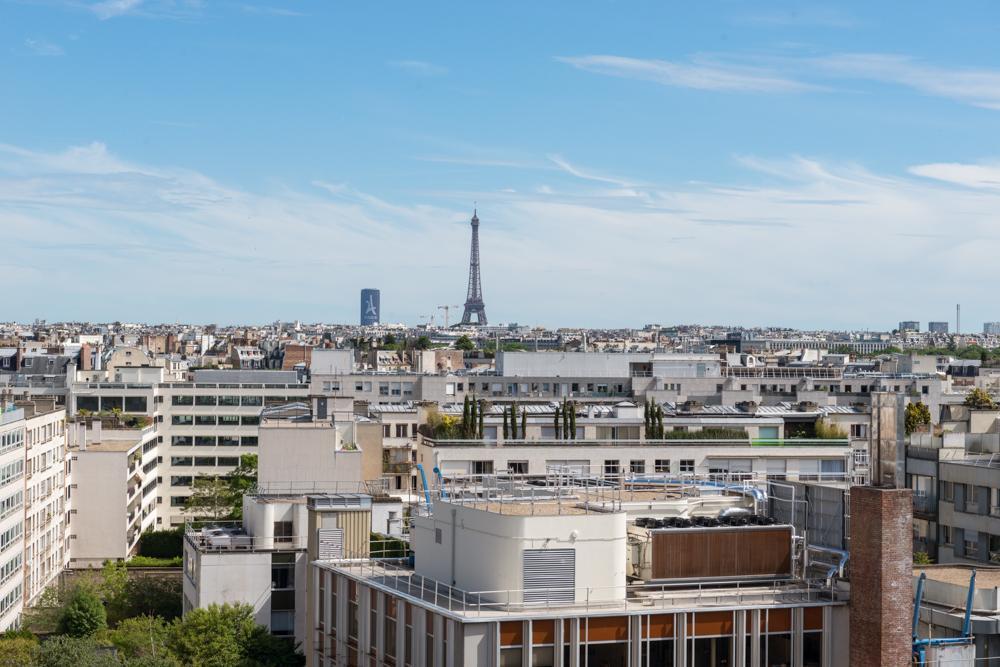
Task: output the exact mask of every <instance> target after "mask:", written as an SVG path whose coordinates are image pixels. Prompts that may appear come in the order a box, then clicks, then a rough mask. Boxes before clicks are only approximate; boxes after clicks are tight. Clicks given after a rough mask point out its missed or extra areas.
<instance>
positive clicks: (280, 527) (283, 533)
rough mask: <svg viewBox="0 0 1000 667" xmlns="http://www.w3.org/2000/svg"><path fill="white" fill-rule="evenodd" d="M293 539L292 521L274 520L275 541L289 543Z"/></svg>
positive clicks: (276, 542)
mask: <svg viewBox="0 0 1000 667" xmlns="http://www.w3.org/2000/svg"><path fill="white" fill-rule="evenodd" d="M291 541H292V522H291V521H275V522H274V542H275V544H278V543H281V544H288V543H291Z"/></svg>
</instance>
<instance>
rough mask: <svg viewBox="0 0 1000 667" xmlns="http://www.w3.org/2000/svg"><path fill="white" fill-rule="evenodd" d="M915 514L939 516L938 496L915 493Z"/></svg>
mask: <svg viewBox="0 0 1000 667" xmlns="http://www.w3.org/2000/svg"><path fill="white" fill-rule="evenodd" d="M913 513H914V514H923V515H925V516H937V496H936V495H935V494H931V493H921V492H919V491H915V492H914V493H913Z"/></svg>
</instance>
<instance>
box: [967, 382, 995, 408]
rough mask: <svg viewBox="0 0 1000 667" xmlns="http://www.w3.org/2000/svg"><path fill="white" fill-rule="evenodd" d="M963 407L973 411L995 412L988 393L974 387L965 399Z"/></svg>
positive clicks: (991, 398) (993, 403)
mask: <svg viewBox="0 0 1000 667" xmlns="http://www.w3.org/2000/svg"><path fill="white" fill-rule="evenodd" d="M965 405H966V406H967V407H970V408H972V409H973V410H995V409H996V403H995V402H994V401H993V397H992V396H990V395H989V394H988V393H986V392H985V391H983V390H982V389H980V388H979V387H976V388H975V389H973V390H972V391H970V392H969V395H968V396H966V397H965Z"/></svg>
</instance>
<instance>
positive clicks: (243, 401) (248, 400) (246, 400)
mask: <svg viewBox="0 0 1000 667" xmlns="http://www.w3.org/2000/svg"><path fill="white" fill-rule="evenodd" d="M263 404H264V400H263V399H262V398H261V397H260V396H241V397H240V405H263Z"/></svg>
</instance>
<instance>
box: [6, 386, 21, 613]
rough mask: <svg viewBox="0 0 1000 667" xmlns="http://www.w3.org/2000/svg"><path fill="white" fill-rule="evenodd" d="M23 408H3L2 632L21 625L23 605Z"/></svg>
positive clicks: (7, 406) (9, 406)
mask: <svg viewBox="0 0 1000 667" xmlns="http://www.w3.org/2000/svg"><path fill="white" fill-rule="evenodd" d="M24 462H25V421H24V410H22V409H20V408H15V407H14V406H13V405H11V404H8V403H3V404H2V409H0V632H4V631H6V630H10V629H12V628H16V627H18V624H19V623H20V618H21V610H22V609H23V607H24Z"/></svg>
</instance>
